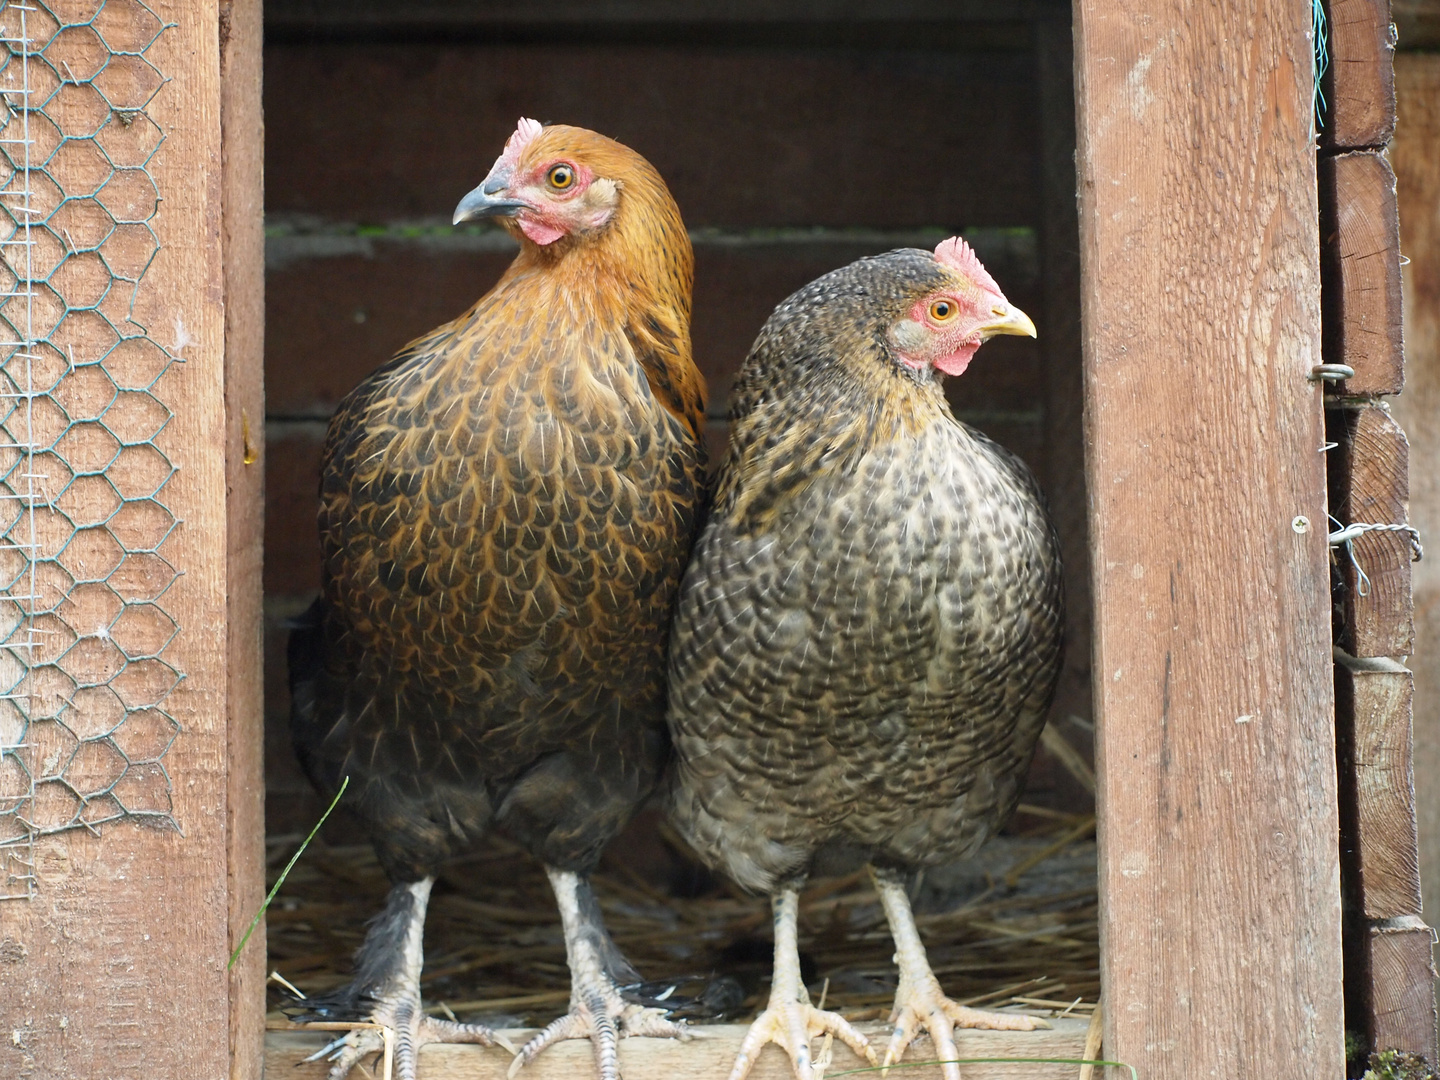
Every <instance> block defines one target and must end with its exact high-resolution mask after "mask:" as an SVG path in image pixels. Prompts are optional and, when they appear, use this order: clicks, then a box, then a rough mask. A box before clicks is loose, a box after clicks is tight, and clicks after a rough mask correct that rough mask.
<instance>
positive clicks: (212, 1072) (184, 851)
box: [0, 0, 230, 1080]
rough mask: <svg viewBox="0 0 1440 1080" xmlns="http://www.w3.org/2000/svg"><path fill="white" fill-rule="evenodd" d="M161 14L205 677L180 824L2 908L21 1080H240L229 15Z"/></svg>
mask: <svg viewBox="0 0 1440 1080" xmlns="http://www.w3.org/2000/svg"><path fill="white" fill-rule="evenodd" d="M150 7H151V8H152V9H153V10H154V12H155V14H156V16H157V17H158V19H159V20H160V21H162V22H164V23H166V24H170V25H168V27H167V29H166V30H165V31H164V33H163V34H161V36H160V38H159V40H158V41H157V42H156V44H155V45H153V46H152V47H151V48H150V49H149V50H148V52H147V54H146V55H147V58H148V59H149V60H150V61H151V62H152V63H154V64H155V66H156V68H158V70H159V71H160V73H161V74H162V75H163V76H164V77H165V78H166V80H167V81H166V82H165V84H164V85H163V86H162V87H161V88H160V89H159V91H158V93H157V95H156V97H155V99H154V101H153V102H152V103H151V104H150V105H149V106H148V108H147V113H148V115H149V116H150V117H151V118H152V119H153V120H154V122H155V124H156V125H157V126H158V128H159V129H160V130H162V131H163V132H164V133H165V141H164V143H163V144H162V145H161V146H160V148H159V151H158V153H157V154H156V155H155V157H154V158H153V159H152V160H151V161H150V164H149V166H148V169H147V171H148V173H149V175H150V177H151V178H152V179H153V180H154V182H155V185H156V188H157V189H158V193H159V196H160V198H161V199H162V200H163V201H162V202H161V203H160V209H159V213H158V215H157V216H156V218H155V219H154V222H153V224H154V228H155V230H156V234H157V237H158V240H159V249H158V251H157V253H156V255H155V258H154V261H153V262H152V263H151V264H150V267H149V269H148V271H147V272H146V274H145V276H144V278H143V279H142V281H141V283H140V285H139V287H138V289H137V290H136V293H135V302H134V307H133V309H130V311H129V314H130V317H131V318H132V319H133V321H134V322H135V323H136V324H137V325H139V326H143V327H146V328H148V329H149V332H150V333H151V334H152V335H153V336H154V337H155V338H156V339H158V340H160V341H161V342H163V343H164V344H166V345H169V344H170V343H171V341H172V338H171V334H172V333H177V335H178V331H175V330H174V328H175V327H177V326H179V325H182V324H183V326H184V328H185V331H186V336H188V338H189V339H190V343H189V344H188V345H185V346H184V348H183V355H184V357H185V360H186V362H185V363H184V364H180V365H176V366H175V367H174V368H173V369H171V371H170V373H169V374H168V375H166V377H165V378H164V379H163V380H162V381H161V382H160V383H159V385H158V388H157V391H156V393H157V394H158V396H159V397H160V398H161V399H163V401H164V402H165V403H166V405H168V406H169V408H170V409H171V410H172V411H173V413H174V418H173V419H172V420H171V421H170V422H169V423H168V425H166V427H165V428H164V430H163V431H161V433H160V434H159V435H158V436H157V437H156V440H155V442H156V444H157V445H158V446H159V447H160V448H161V449H162V450H163V451H164V453H165V454H166V455H167V456H168V458H169V459H170V461H172V462H173V463H174V464H175V465H176V466H177V467H178V469H179V471H178V472H177V473H176V474H175V475H174V476H173V477H172V478H171V479H170V481H169V482H168V484H167V485H166V486H165V489H164V496H163V497H164V501H165V503H166V505H167V506H169V507H170V508H171V510H172V511H173V512H174V515H175V517H176V518H177V519H179V520H180V524H179V525H178V527H177V528H176V530H175V531H174V532H173V533H172V534H171V535H170V537H169V539H168V540H166V542H165V545H164V548H163V554H164V555H165V557H166V558H167V559H169V560H170V561H171V562H172V563H173V564H174V565H175V566H176V567H177V568H178V569H179V570H180V571H181V576H180V577H179V578H178V579H176V581H175V583H174V584H173V585H172V586H171V587H170V589H169V590H168V592H166V593H165V595H164V601H163V603H164V608H165V611H166V612H167V613H168V614H169V615H170V617H171V618H173V619H174V621H175V623H176V624H177V625H178V627H179V633H178V636H177V637H176V638H175V639H174V640H173V641H172V642H171V644H170V645H169V646H168V648H167V649H166V651H165V654H164V655H165V658H166V660H167V661H169V662H170V663H172V664H174V665H175V667H176V668H177V669H179V670H180V671H181V672H183V673H184V675H185V679H184V681H183V682H181V683H180V684H179V686H178V688H177V689H175V690H174V691H173V692H172V693H171V695H170V696H169V698H168V699H167V700H166V705H167V708H168V710H169V711H170V713H171V714H172V715H173V716H174V717H175V718H176V720H177V721H178V723H179V724H180V729H181V730H180V734H179V735H178V737H177V738H176V740H175V742H174V744H173V746H172V747H171V749H170V750H169V752H168V754H167V755H166V756H165V758H164V764H165V768H166V769H167V771H168V775H169V778H170V787H171V800H172V806H173V813H174V817H175V820H176V822H177V823H178V825H179V830H178V831H177V830H175V829H154V828H145V827H143V826H137V825H136V824H134V823H129V822H120V823H116V824H113V825H110V826H107V827H105V828H104V829H103V830H101V832H100V833H99V834H98V835H95V834H92V833H90V832H87V831H85V830H76V831H72V832H67V833H63V834H59V835H56V836H53V837H51V838H48V839H46V840H44V841H42V842H41V843H40V844H39V845H37V849H36V854H37V870H38V874H39V881H38V887H37V896H36V898H35V899H34V900H33V901H30V902H28V903H24V902H20V903H7V904H5V905H3V908H0V939H9V940H8V941H7V955H8V956H16V955H18V956H19V957H20V959H19V962H18V963H0V1030H3V1031H5V1032H6V1033H7V1034H6V1037H5V1038H4V1039H3V1040H0V1075H3V1076H6V1077H10V1076H14V1077H23V1076H33V1077H37V1078H38V1077H44V1078H46V1080H92V1078H95V1077H106V1078H107V1080H110V1078H113V1080H141V1078H150V1077H156V1078H159V1077H167V1078H168V1077H220V1076H224V1075H226V1074H227V1073H228V1071H229V1064H230V1055H229V1047H228V1042H229V1032H230V1004H229V999H230V992H229V991H230V988H229V983H228V980H227V976H226V971H225V961H226V955H227V948H226V946H227V942H228V940H229V933H228V931H229V909H228V896H227V870H228V858H227V820H226V819H227V798H226V796H227V792H226V784H227V774H226V753H227V744H228V740H227V733H226V726H227V715H226V699H225V690H226V676H225V667H226V663H227V658H228V656H229V643H228V627H227V625H226V617H225V614H226V610H227V609H226V593H227V589H226V586H227V580H226V577H227V561H226V555H225V548H226V531H227V530H226V526H227V521H226V476H225V455H224V453H223V450H222V449H221V445H222V444H221V439H222V434H223V432H224V421H225V417H224V343H225V326H224V296H225V293H224V277H223V267H224V259H223V247H222V240H221V237H222V230H223V220H222V190H221V189H222V184H221V171H220V169H219V168H218V164H219V162H220V156H221V141H220V83H219V40H218V37H219V36H218V33H217V26H218V18H217V9H216V5H215V3H214V2H213V0H211V2H203V0H202V2H187V3H181V2H178V0H155V2H153V3H151V4H150ZM60 8H61V9H62V10H63V11H64V12H65V13H66V14H79V15H80V16H81V17H82V18H83V17H85V15H84V12H87V11H93V10H94V7H93V5H91V6H89V7H86V6H85V5H84V4H81V3H64V4H61V5H60ZM56 170H57V171H62V172H63V170H60V169H59V166H58V165H57V166H56ZM62 182H63V180H62ZM103 342H104V338H103V336H101V337H98V338H97V339H95V340H91V339H88V338H86V339H82V340H81V341H80V343H79V345H77V351H82V354H84V350H88V351H89V352H90V353H92V354H93V353H94V352H95V351H96V350H97V348H98V347H103ZM179 344H180V343H179V342H176V346H177V347H178V346H179ZM111 475H112V477H113V476H114V475H115V474H114V472H113V471H112V474H111Z"/></svg>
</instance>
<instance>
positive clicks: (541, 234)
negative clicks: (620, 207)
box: [511, 158, 613, 247]
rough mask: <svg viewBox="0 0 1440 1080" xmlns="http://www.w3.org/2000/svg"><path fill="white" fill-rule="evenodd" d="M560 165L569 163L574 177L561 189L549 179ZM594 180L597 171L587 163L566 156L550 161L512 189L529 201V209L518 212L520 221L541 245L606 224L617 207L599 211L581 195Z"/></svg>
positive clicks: (534, 170) (519, 181) (520, 180)
mask: <svg viewBox="0 0 1440 1080" xmlns="http://www.w3.org/2000/svg"><path fill="white" fill-rule="evenodd" d="M557 165H565V166H567V167H568V168H569V169H570V171H571V173H572V175H573V176H574V180H572V181H571V182H570V186H569V187H567V188H565V189H563V190H559V191H557V190H556V189H555V188H554V187H552V186H551V184H550V182H549V181H548V180H547V179H546V178H547V177H548V176H549V175H550V171H551V170H552V169H554V168H555V167H556V166H557ZM594 182H595V174H594V172H592V171H591V170H590V169H588V168H586V167H585V166H584V165H577V164H576V163H575V162H573V161H566V160H565V159H563V158H556V159H555V160H554V161H547V162H545V163H544V164H543V165H540V166H538V167H537V168H535V169H532V170H531V171H530V172H529V173H527V174H526V175H524V176H523V177H517V178H516V182H514V183H512V185H511V190H512V191H514V192H515V193H516V195H517V197H519V198H522V199H524V200H525V201H526V202H527V203H529V208H528V209H525V210H521V211H520V212H519V213H518V214H516V215H515V221H516V224H518V225H519V226H520V230H521V231H522V232H523V233H524V234H525V235H526V236H528V237H529V238H530V239H531V240H532V241H533V242H535V243H536V244H539V245H540V246H541V247H544V246H545V245H547V244H553V243H554V242H555V241H556V240H559V239H560V238H561V237H562V236H569V235H570V234H571V233H573V232H575V231H577V230H579V229H584V228H595V227H596V226H598V225H602V224H604V222H605V220H606V219H607V218H608V217H609V216H610V213H611V212H612V210H613V207H611V208H606V209H604V210H603V211H601V212H598V213H597V212H596V210H595V209H594V208H592V207H588V206H587V205H586V204H585V200H583V199H582V198H581V196H582V195H583V194H584V193H585V192H586V191H587V190H588V189H589V188H590V185H591V184H593V183H594Z"/></svg>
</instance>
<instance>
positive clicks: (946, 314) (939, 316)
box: [930, 300, 960, 322]
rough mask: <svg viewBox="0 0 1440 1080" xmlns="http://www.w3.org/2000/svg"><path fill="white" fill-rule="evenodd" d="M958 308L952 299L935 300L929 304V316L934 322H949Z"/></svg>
mask: <svg viewBox="0 0 1440 1080" xmlns="http://www.w3.org/2000/svg"><path fill="white" fill-rule="evenodd" d="M959 310H960V309H959V307H958V306H957V305H956V303H955V301H953V300H936V301H935V302H934V303H933V304H931V305H930V318H932V319H934V320H935V321H936V322H949V321H950V320H951V319H953V318H954V317H955V313H956V312H957V311H959Z"/></svg>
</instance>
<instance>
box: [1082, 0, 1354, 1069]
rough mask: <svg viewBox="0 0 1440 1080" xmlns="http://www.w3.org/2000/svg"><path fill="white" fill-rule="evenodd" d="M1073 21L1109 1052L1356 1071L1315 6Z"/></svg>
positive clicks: (1174, 6)
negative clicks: (1344, 934) (1334, 602)
mask: <svg viewBox="0 0 1440 1080" xmlns="http://www.w3.org/2000/svg"><path fill="white" fill-rule="evenodd" d="M1075 12H1076V23H1075V25H1076V37H1075V40H1076V78H1077V101H1078V112H1077V126H1078V128H1079V150H1078V172H1079V176H1080V237H1081V247H1080V253H1081V267H1082V272H1083V281H1084V291H1083V307H1082V313H1083V336H1084V344H1085V389H1086V402H1085V404H1086V418H1087V425H1088V429H1087V438H1088V446H1087V464H1088V467H1089V476H1090V481H1091V486H1090V535H1091V539H1092V548H1093V555H1092V560H1093V561H1092V573H1093V582H1094V589H1093V594H1094V597H1095V635H1096V642H1095V666H1094V673H1095V687H1096V696H1097V714H1098V715H1097V750H1098V754H1097V758H1098V760H1097V780H1098V785H1099V808H1100V853H1101V860H1100V866H1101V869H1100V898H1101V941H1102V959H1101V977H1102V981H1103V985H1104V993H1105V999H1106V1009H1105V1020H1106V1031H1105V1053H1106V1056H1107V1057H1109V1058H1112V1059H1118V1060H1121V1061H1125V1062H1127V1063H1129V1064H1131V1065H1133V1066H1135V1067H1136V1068H1137V1069H1138V1070H1139V1071H1140V1075H1142V1076H1148V1077H1155V1078H1164V1080H1180V1078H1186V1077H1195V1078H1199V1077H1220V1076H1224V1077H1230V1076H1265V1077H1268V1078H1274V1080H1292V1078H1293V1080H1310V1078H1314V1077H1332V1076H1340V1075H1342V1069H1343V1067H1344V1065H1343V1062H1344V1047H1343V1030H1342V1024H1343V1020H1342V1001H1341V970H1340V966H1341V965H1340V895H1339V865H1338V850H1337V844H1336V842H1335V837H1336V830H1337V820H1338V819H1337V809H1336V782H1335V757H1334V733H1333V723H1332V717H1333V707H1334V697H1333V682H1332V675H1331V662H1330V634H1329V625H1330V618H1329V613H1330V602H1329V573H1328V562H1327V552H1326V527H1325V474H1324V455H1323V454H1322V452H1321V444H1322V442H1323V441H1324V426H1323V421H1322V402H1321V391H1320V389H1319V388H1318V387H1317V386H1316V385H1315V384H1313V383H1311V382H1310V381H1308V378H1307V376H1308V375H1309V373H1310V370H1311V368H1312V366H1313V365H1315V364H1317V363H1319V360H1320V290H1319V250H1318V242H1317V238H1318V228H1317V220H1318V219H1317V195H1316V176H1315V164H1314V162H1315V156H1314V146H1313V142H1312V138H1311V130H1310V114H1311V93H1312V79H1311V70H1312V65H1311V42H1310V38H1309V31H1310V10H1309V8H1308V7H1306V6H1304V5H1298V4H1294V3H1288V2H1281V0H1251V2H1247V3H1235V2H1229V3H1220V4H1215V5H1202V6H1199V7H1196V6H1195V5H1191V4H1183V3H1180V2H1179V0H1160V2H1158V3H1152V4H1146V5H1138V4H1132V3H1118V4H1117V3H1115V2H1113V0H1078V2H1077V4H1076V6H1075Z"/></svg>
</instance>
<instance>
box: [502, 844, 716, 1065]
mask: <svg viewBox="0 0 1440 1080" xmlns="http://www.w3.org/2000/svg"><path fill="white" fill-rule="evenodd" d="M545 872H546V874H548V875H549V877H550V885H551V887H552V888H553V889H554V890H555V900H556V902H557V903H558V904H559V907H560V921H561V922H562V923H563V924H564V927H565V957H566V960H567V962H568V963H569V965H570V1011H569V1013H567V1014H566V1015H564V1016H562V1017H560V1018H559V1019H558V1020H554V1021H552V1022H551V1023H550V1024H548V1025H547V1026H546V1027H545V1029H544V1030H543V1031H541V1032H540V1033H539V1034H538V1035H536V1036H535V1037H534V1038H532V1039H531V1040H530V1041H529V1042H527V1043H526V1044H525V1045H524V1046H523V1047H521V1048H520V1052H519V1053H518V1054H516V1055H515V1060H514V1061H512V1062H511V1063H510V1072H509V1076H510V1077H511V1078H512V1080H513V1078H514V1076H515V1074H516V1073H518V1072H519V1071H520V1070H521V1069H522V1068H524V1067H525V1066H526V1065H528V1064H529V1063H530V1062H532V1061H534V1060H535V1058H536V1057H538V1056H539V1055H540V1052H541V1051H542V1050H544V1049H545V1048H546V1047H547V1046H549V1045H550V1044H551V1043H557V1042H562V1041H564V1040H565V1039H589V1040H590V1042H591V1045H592V1046H593V1047H594V1050H595V1073H596V1078H597V1080H621V1078H620V1039H621V1038H624V1037H627V1036H630V1035H649V1036H652V1037H655V1038H662V1039H688V1038H690V1032H689V1029H688V1028H687V1027H686V1026H685V1023H684V1022H683V1021H681V1022H678V1023H677V1022H676V1021H674V1020H668V1019H666V1017H665V1012H664V1010H662V1009H649V1008H646V1007H645V1006H643V1005H637V1004H635V1003H634V1002H629V1001H626V1000H625V999H624V998H623V997H622V996H621V995H620V989H619V987H618V986H617V985H616V980H615V977H614V975H613V974H612V972H615V971H617V970H619V971H622V972H624V973H626V974H628V975H632V976H633V975H634V972H633V971H631V970H630V968H629V965H628V964H626V962H625V959H624V957H622V956H621V955H620V954H619V950H617V949H616V948H615V943H614V942H613V941H611V940H610V935H609V934H607V933H606V932H605V925H604V923H603V922H602V921H601V919H600V909H599V906H598V905H597V904H596V902H595V896H594V894H593V893H592V892H591V891H590V885H589V883H588V882H587V881H586V880H585V879H584V878H582V877H580V876H579V875H578V874H574V873H571V872H569V871H566V870H557V869H555V868H554V867H551V866H547V867H546V868H545Z"/></svg>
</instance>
